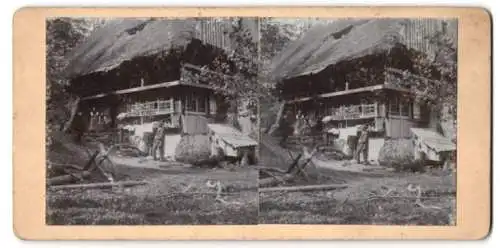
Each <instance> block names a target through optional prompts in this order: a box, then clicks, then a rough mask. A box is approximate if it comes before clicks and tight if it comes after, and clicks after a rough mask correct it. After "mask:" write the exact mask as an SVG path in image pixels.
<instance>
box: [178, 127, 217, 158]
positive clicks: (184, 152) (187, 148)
mask: <svg viewBox="0 0 500 248" xmlns="http://www.w3.org/2000/svg"><path fill="white" fill-rule="evenodd" d="M175 160H176V161H179V162H183V163H189V164H193V165H200V164H202V163H204V162H207V161H209V160H210V141H209V138H208V136H207V135H203V134H196V135H183V136H182V137H181V141H180V142H179V144H178V145H177V147H176V148H175Z"/></svg>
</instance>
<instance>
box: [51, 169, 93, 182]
mask: <svg viewBox="0 0 500 248" xmlns="http://www.w3.org/2000/svg"><path fill="white" fill-rule="evenodd" d="M89 176H90V172H88V171H83V172H80V173H74V174H72V175H64V176H57V177H52V178H49V179H47V185H58V184H65V183H70V182H73V181H74V180H76V179H77V178H78V177H79V178H85V177H89Z"/></svg>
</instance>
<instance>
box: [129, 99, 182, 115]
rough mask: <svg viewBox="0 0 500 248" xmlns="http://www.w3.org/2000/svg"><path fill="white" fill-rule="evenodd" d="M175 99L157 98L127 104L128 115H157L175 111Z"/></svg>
mask: <svg viewBox="0 0 500 248" xmlns="http://www.w3.org/2000/svg"><path fill="white" fill-rule="evenodd" d="M174 110H175V109H174V100H173V99H169V100H157V101H150V102H143V103H134V104H130V105H128V106H127V111H126V115H127V116H128V117H141V116H155V115H165V114H172V113H174Z"/></svg>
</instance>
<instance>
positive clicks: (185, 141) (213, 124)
mask: <svg viewBox="0 0 500 248" xmlns="http://www.w3.org/2000/svg"><path fill="white" fill-rule="evenodd" d="M258 22H259V20H258V19H257V18H237V17H234V18H187V19H168V18H144V19H139V18H112V19H111V18H80V17H79V18H76V17H75V18H64V17H55V18H50V19H47V20H46V61H47V67H46V80H47V84H46V85H47V110H46V111H47V112H46V132H47V136H46V137H47V140H46V143H47V146H46V153H47V155H46V160H47V161H46V165H47V169H46V182H47V183H46V184H47V193H46V223H47V224H48V225H170V224H175V225H196V224H205V225H207V224H232V225H243V224H246V225H248V224H257V223H258V187H257V181H258V170H257V169H255V165H256V164H258V159H259V157H258V155H259V154H258V149H259V148H258V146H259V142H258V136H259V128H258V126H259V124H258V108H259V105H258V93H259V84H258V83H257V76H258V68H259V64H258V53H257V51H258V48H259V47H258V41H259V38H258V37H259V33H258V30H259V24H258Z"/></svg>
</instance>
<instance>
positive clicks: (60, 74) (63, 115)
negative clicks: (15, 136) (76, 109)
mask: <svg viewBox="0 0 500 248" xmlns="http://www.w3.org/2000/svg"><path fill="white" fill-rule="evenodd" d="M102 23H103V21H102V20H100V19H87V18H86V19H84V18H54V19H49V20H47V22H46V68H47V72H46V90H47V91H46V97H47V128H48V130H47V131H49V132H50V131H53V130H54V129H60V128H62V125H63V124H64V123H65V122H66V121H67V120H68V119H69V116H70V109H71V105H72V103H73V101H74V98H73V97H72V96H71V95H70V94H68V92H67V91H66V87H67V86H68V84H69V81H68V79H67V78H66V77H65V76H64V69H65V68H66V66H67V63H68V59H67V56H68V54H69V53H70V52H71V50H72V49H73V48H75V47H76V46H77V45H79V44H80V43H81V42H83V41H84V39H85V38H86V37H87V36H88V35H89V34H90V32H91V31H92V30H93V29H94V28H95V27H97V26H98V25H101V24H102Z"/></svg>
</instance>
